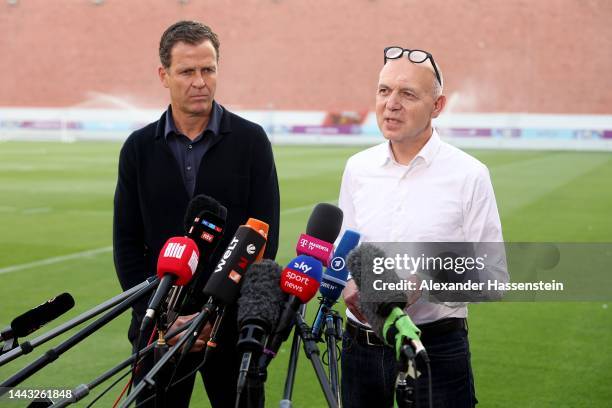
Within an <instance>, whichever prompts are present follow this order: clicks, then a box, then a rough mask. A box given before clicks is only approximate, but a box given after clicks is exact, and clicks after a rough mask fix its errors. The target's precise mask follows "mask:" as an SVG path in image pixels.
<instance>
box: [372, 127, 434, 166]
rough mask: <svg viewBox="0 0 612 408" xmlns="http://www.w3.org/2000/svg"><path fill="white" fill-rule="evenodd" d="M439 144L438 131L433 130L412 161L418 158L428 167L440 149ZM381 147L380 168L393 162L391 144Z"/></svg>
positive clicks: (388, 142)
mask: <svg viewBox="0 0 612 408" xmlns="http://www.w3.org/2000/svg"><path fill="white" fill-rule="evenodd" d="M440 143H441V141H440V135H438V131H437V130H436V129H435V128H434V129H433V132H432V133H431V137H430V138H429V140H428V141H427V143H425V146H423V147H422V148H421V150H419V152H418V153H417V154H416V156H414V159H412V160H413V161H414V160H415V159H416V158H417V157H420V158H421V159H422V160H423V161H424V162H425V165H426V166H428V167H429V165H430V164H431V162H432V161H433V159H434V157H435V156H436V154H437V153H438V150H439V149H440ZM383 146H384V148H383V149H381V150H380V153H381V154H380V158H379V159H378V165H379V166H381V167H383V166H385V165H386V164H387V163H393V162H395V158H394V157H393V151H392V150H391V142H390V141H387V143H385V144H384V145H383Z"/></svg>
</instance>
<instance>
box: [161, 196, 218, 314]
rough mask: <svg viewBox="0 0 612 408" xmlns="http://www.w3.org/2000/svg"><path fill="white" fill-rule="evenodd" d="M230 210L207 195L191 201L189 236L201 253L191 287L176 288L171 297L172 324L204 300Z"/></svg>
mask: <svg viewBox="0 0 612 408" xmlns="http://www.w3.org/2000/svg"><path fill="white" fill-rule="evenodd" d="M226 217H227V209H226V208H225V207H224V206H222V205H221V204H220V203H219V202H218V201H217V200H215V199H214V198H212V197H209V196H207V195H204V194H200V195H197V196H195V197H194V198H192V199H191V201H190V202H189V205H188V207H187V211H186V213H185V220H184V223H185V233H186V235H187V237H189V238H191V239H193V241H194V242H195V243H196V245H197V246H198V250H199V251H200V260H199V262H198V268H197V269H196V273H195V274H194V276H193V279H192V280H191V282H190V283H189V285H188V286H187V287H174V288H173V292H172V293H171V294H170V295H169V296H168V321H173V320H174V319H175V318H176V316H178V315H179V314H182V312H183V311H184V310H185V309H196V308H198V307H199V304H200V303H201V301H202V299H201V298H200V297H201V293H202V289H203V287H204V283H205V282H206V281H207V280H208V278H209V276H210V273H211V270H212V267H211V265H210V260H211V258H212V256H213V254H214V253H215V251H216V250H217V247H218V246H219V242H221V238H222V237H223V232H224V230H225V219H226Z"/></svg>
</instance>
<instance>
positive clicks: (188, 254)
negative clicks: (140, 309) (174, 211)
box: [140, 237, 199, 331]
mask: <svg viewBox="0 0 612 408" xmlns="http://www.w3.org/2000/svg"><path fill="white" fill-rule="evenodd" d="M198 261H199V251H198V246H197V245H196V243H195V242H194V241H193V240H192V239H191V238H187V237H173V238H170V239H168V241H166V243H165V244H164V246H163V248H162V249H161V251H160V253H159V258H158V259H157V277H158V278H160V282H159V286H158V287H157V291H156V292H155V294H154V295H153V298H152V299H151V301H150V302H149V307H148V308H147V311H146V313H145V316H144V318H143V320H142V324H141V325H140V330H141V331H146V330H147V328H148V326H149V324H150V323H151V322H152V321H153V318H154V317H155V314H156V313H157V311H158V309H159V307H160V306H161V304H162V302H163V301H164V300H165V299H166V297H167V296H168V292H170V289H171V288H172V285H175V284H176V285H178V286H184V285H186V284H187V283H189V281H190V280H191V277H192V276H193V274H194V273H195V271H196V268H197V267H198Z"/></svg>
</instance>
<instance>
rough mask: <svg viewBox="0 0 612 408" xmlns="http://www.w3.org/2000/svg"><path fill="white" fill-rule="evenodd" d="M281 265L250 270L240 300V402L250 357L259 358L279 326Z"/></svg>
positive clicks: (257, 265) (265, 262)
mask: <svg viewBox="0 0 612 408" xmlns="http://www.w3.org/2000/svg"><path fill="white" fill-rule="evenodd" d="M281 269H282V268H281V266H280V265H279V264H277V263H276V262H274V261H272V260H269V259H264V260H262V261H260V262H256V263H254V264H253V265H251V266H250V267H249V269H248V273H247V274H246V275H245V277H244V283H243V284H242V288H241V289H240V298H238V328H239V330H240V334H239V337H238V343H237V348H238V351H239V352H242V362H241V364H240V374H239V377H238V384H237V388H236V389H237V397H236V398H237V400H239V399H240V393H241V392H242V390H243V388H244V386H245V382H246V376H247V373H248V371H249V366H250V363H251V356H252V355H253V354H254V353H255V354H256V355H259V354H260V353H261V352H262V351H263V348H264V345H265V343H266V340H267V338H268V336H269V335H270V333H271V331H272V329H273V328H274V327H276V325H277V323H278V318H279V316H280V313H281V307H282V305H283V304H284V302H285V301H286V297H287V296H286V295H285V293H284V292H283V291H282V290H281V288H280V278H281Z"/></svg>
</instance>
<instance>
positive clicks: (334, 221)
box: [259, 203, 343, 369]
mask: <svg viewBox="0 0 612 408" xmlns="http://www.w3.org/2000/svg"><path fill="white" fill-rule="evenodd" d="M342 218H343V214H342V210H341V209H340V208H338V207H336V206H335V205H332V204H327V203H320V204H317V205H316V206H315V208H314V209H313V210H312V213H311V214H310V218H309V219H308V223H307V225H306V233H305V234H301V235H300V237H299V239H298V243H297V246H296V252H297V254H298V257H297V258H295V259H293V260H292V261H291V262H289V263H288V264H287V268H285V271H283V275H282V276H281V289H282V290H283V291H284V292H285V293H288V294H289V295H290V298H289V300H288V301H287V304H286V305H285V308H284V311H283V312H282V315H281V318H280V320H279V323H278V326H277V327H276V329H275V330H274V333H273V334H272V336H271V337H270V338H269V339H268V344H267V345H266V348H265V350H264V355H263V356H262V358H261V360H260V364H259V366H260V368H261V369H265V367H267V366H268V365H269V364H270V361H271V359H272V358H273V357H274V356H275V355H276V353H277V352H278V349H279V347H280V345H281V344H282V342H283V341H285V340H286V339H287V337H289V333H291V329H292V327H293V323H294V317H295V312H296V311H297V309H298V308H299V306H300V305H301V304H302V303H307V302H308V301H309V300H310V299H312V297H314V295H315V294H316V291H317V289H318V288H319V286H320V283H321V276H322V274H323V267H322V265H328V264H329V260H330V257H331V255H332V253H333V247H334V246H333V244H332V242H334V241H335V240H336V238H338V233H339V232H340V228H341V226H342ZM313 288H314V292H313Z"/></svg>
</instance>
